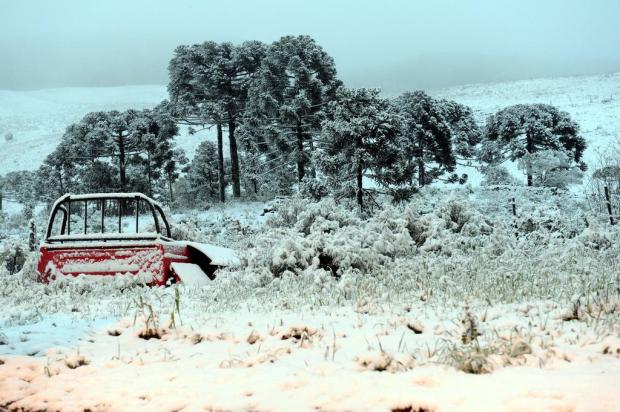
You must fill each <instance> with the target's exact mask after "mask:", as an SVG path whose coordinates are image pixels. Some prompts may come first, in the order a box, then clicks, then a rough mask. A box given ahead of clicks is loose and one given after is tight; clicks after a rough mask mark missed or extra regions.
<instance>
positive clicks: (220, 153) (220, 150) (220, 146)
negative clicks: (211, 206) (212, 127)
mask: <svg viewBox="0 0 620 412" xmlns="http://www.w3.org/2000/svg"><path fill="white" fill-rule="evenodd" d="M222 140H223V139H222V125H221V124H219V123H218V125H217V173H218V179H219V188H220V202H222V203H224V202H225V201H226V193H225V192H224V191H225V190H226V183H225V182H224V176H225V175H224V174H225V171H224V143H223V141H222Z"/></svg>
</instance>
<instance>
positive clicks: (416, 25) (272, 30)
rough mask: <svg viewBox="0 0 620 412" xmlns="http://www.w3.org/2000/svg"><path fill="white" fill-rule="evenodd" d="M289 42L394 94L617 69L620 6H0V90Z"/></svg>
mask: <svg viewBox="0 0 620 412" xmlns="http://www.w3.org/2000/svg"><path fill="white" fill-rule="evenodd" d="M286 34H309V35H311V36H313V37H314V38H315V39H316V40H317V41H318V42H319V44H321V45H322V46H323V47H324V48H325V49H326V50H327V52H328V53H330V54H331V55H332V56H333V57H334V58H335V60H336V65H337V68H338V71H339V74H340V77H341V78H342V79H343V80H344V81H345V83H346V84H347V85H349V86H354V87H360V86H372V87H383V88H384V90H385V91H388V92H391V91H401V90H404V89H413V88H430V87H442V86H449V85H454V84H463V83H473V82H485V81H498V80H512V79H521V78H532V77H542V76H545V77H546V76H561V75H570V74H589V73H604V72H611V71H620V53H619V44H620V0H432V1H431V0H425V1H421V0H391V1H390V0H375V1H367V0H349V1H344V0H340V1H338V0H305V1H297V0H287V1H285V0H236V1H234V0H232V1H230V0H228V1H227V0H221V1H211V0H202V1H199V0H176V1H172V0H100V1H97V0H38V1H37V0H0V89H38V88H48V87H62V86H108V85H128V84H165V83H167V65H168V61H169V59H170V57H171V55H172V51H173V50H174V48H175V46H177V45H179V44H190V43H197V42H202V41H205V40H215V41H232V42H241V41H243V40H249V39H256V40H262V41H264V42H271V41H273V40H275V39H277V38H279V37H280V36H282V35H286Z"/></svg>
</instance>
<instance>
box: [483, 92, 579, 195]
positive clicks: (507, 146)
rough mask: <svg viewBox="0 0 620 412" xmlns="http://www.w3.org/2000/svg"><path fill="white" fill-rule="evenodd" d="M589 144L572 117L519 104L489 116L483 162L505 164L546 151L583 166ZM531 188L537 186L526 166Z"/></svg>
mask: <svg viewBox="0 0 620 412" xmlns="http://www.w3.org/2000/svg"><path fill="white" fill-rule="evenodd" d="M585 148H586V141H585V139H584V138H583V137H581V136H580V135H579V125H578V124H577V123H575V122H574V121H573V120H572V119H571V118H570V116H569V115H568V113H566V112H562V111H559V110H558V109H557V108H556V107H554V106H551V105H547V104H518V105H514V106H509V107H506V108H505V109H502V110H500V111H499V112H497V113H495V114H494V115H491V116H489V118H488V120H487V124H486V128H485V131H484V138H483V141H482V145H481V154H480V158H481V160H482V161H485V162H487V163H495V164H497V163H501V162H503V161H504V160H507V159H510V160H512V161H515V160H518V159H521V158H523V157H524V156H526V155H532V154H534V153H536V152H539V151H542V150H555V151H562V152H564V153H566V155H567V156H568V157H569V160H570V162H571V163H573V162H574V163H578V164H579V167H580V168H581V169H582V170H585V164H584V163H582V162H580V161H581V156H582V154H583V151H584V150H585ZM525 168H526V174H527V184H528V186H532V185H533V184H534V170H533V165H532V164H531V163H528V164H527V165H525Z"/></svg>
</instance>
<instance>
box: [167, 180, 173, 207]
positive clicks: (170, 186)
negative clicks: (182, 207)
mask: <svg viewBox="0 0 620 412" xmlns="http://www.w3.org/2000/svg"><path fill="white" fill-rule="evenodd" d="M168 191H169V192H170V204H172V203H174V194H173V193H172V175H171V174H168Z"/></svg>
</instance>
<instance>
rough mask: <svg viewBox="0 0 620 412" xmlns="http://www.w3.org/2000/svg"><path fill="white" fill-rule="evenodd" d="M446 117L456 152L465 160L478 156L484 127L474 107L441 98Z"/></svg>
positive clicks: (438, 102) (440, 103)
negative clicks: (481, 125) (477, 120)
mask: <svg viewBox="0 0 620 412" xmlns="http://www.w3.org/2000/svg"><path fill="white" fill-rule="evenodd" d="M437 104H439V106H441V108H442V110H443V114H444V117H445V119H446V121H447V122H448V126H449V127H450V134H451V138H452V145H453V149H454V154H455V155H456V156H460V157H461V158H463V159H465V160H472V159H474V158H475V156H476V149H477V146H478V145H479V144H480V141H481V140H482V129H481V128H480V126H479V125H478V123H477V122H476V119H475V118H474V113H473V111H472V109H471V108H470V107H468V106H465V105H463V104H460V103H457V102H455V101H453V100H445V99H442V100H439V101H437Z"/></svg>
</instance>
